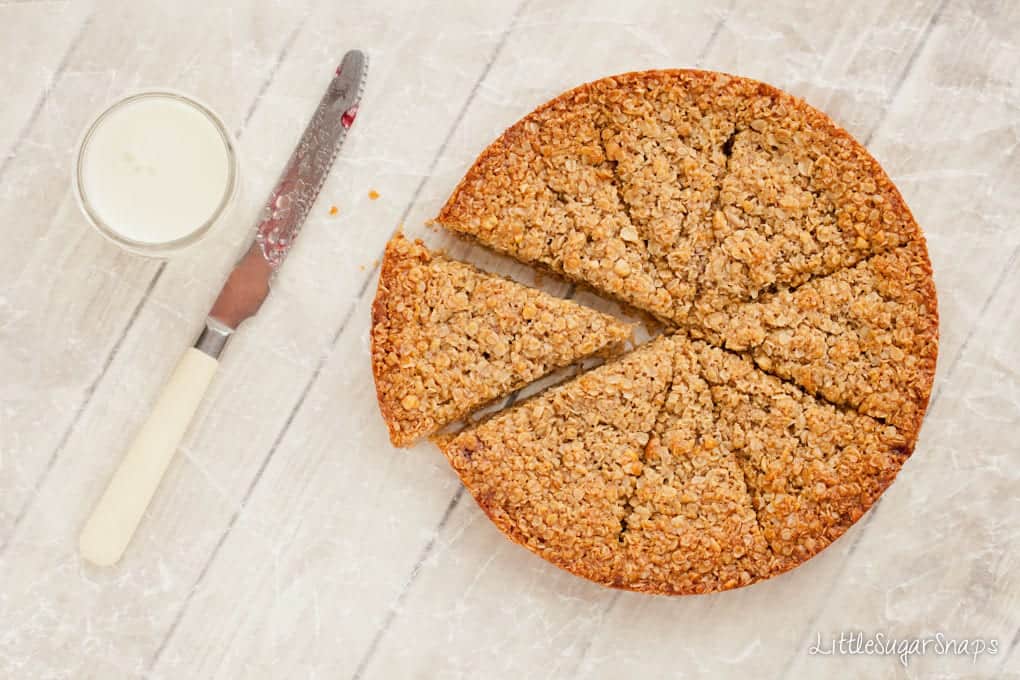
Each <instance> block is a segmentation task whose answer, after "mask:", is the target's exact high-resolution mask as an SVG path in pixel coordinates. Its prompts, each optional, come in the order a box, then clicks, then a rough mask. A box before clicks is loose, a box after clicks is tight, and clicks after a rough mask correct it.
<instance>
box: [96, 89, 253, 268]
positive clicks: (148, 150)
mask: <svg viewBox="0 0 1020 680" xmlns="http://www.w3.org/2000/svg"><path fill="white" fill-rule="evenodd" d="M211 116H212V114H210V113H208V112H207V111H206V110H204V109H203V108H200V106H199V105H197V104H195V103H193V102H191V101H190V100H187V99H185V98H182V97H178V96H176V95H170V94H163V93H150V94H144V95H139V96H135V97H129V98H128V99H125V100H124V101H122V102H120V103H119V104H116V105H114V106H113V107H111V108H110V109H109V110H107V112H106V113H104V114H103V115H102V116H101V117H100V118H99V120H98V121H97V122H96V124H95V125H94V126H93V128H92V129H91V131H90V132H89V133H88V134H87V136H86V138H85V140H84V142H83V146H82V149H81V153H80V157H79V163H78V189H79V192H80V194H81V198H82V203H83V206H84V207H85V210H86V213H88V214H89V216H90V218H91V219H92V220H93V222H95V223H97V224H96V226H98V227H99V228H100V229H101V230H102V231H104V232H107V235H109V236H112V237H114V239H115V240H120V239H123V240H124V241H127V242H128V245H132V244H138V245H141V246H143V249H144V246H161V245H167V244H175V242H176V243H181V242H187V241H188V239H189V238H191V237H197V235H198V234H199V233H200V232H202V231H204V230H205V229H207V228H208V227H209V226H210V223H211V222H212V221H214V219H215V218H216V217H217V216H218V215H219V213H220V211H221V210H222V208H223V207H224V206H225V205H226V204H227V203H228V202H229V200H230V198H231V196H232V193H233V187H234V184H235V177H234V174H235V168H234V156H233V151H232V148H231V145H230V141H229V138H228V137H227V134H226V132H225V131H224V130H223V129H222V126H221V124H220V123H219V122H218V121H217V120H216V119H215V118H213V117H211Z"/></svg>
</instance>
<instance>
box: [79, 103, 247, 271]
mask: <svg viewBox="0 0 1020 680" xmlns="http://www.w3.org/2000/svg"><path fill="white" fill-rule="evenodd" d="M149 98H155V99H172V100H175V101H179V102H181V103H183V104H186V105H188V106H190V107H192V108H193V109H195V110H196V111H198V112H199V113H201V114H202V115H203V116H205V118H206V119H207V120H208V121H209V122H210V123H212V125H213V127H214V128H216V131H217V132H218V133H219V135H220V139H221V140H222V142H223V148H224V149H225V150H226V152H227V165H228V169H227V173H228V174H227V185H226V188H225V189H224V191H223V196H222V197H221V198H220V202H219V203H218V204H217V206H216V209H215V210H213V212H212V215H210V216H209V218H208V219H207V220H206V221H205V222H203V223H202V224H201V225H200V226H199V227H198V228H197V229H195V230H194V231H191V232H189V233H188V234H186V235H184V236H181V237H180V238H176V239H174V240H172V241H160V242H152V241H138V240H135V239H132V238H128V237H127V236H124V235H123V234H122V233H120V232H119V231H117V230H116V229H114V228H113V227H111V226H110V225H109V224H107V223H106V222H105V221H104V220H103V219H102V218H101V217H100V216H99V214H98V212H97V211H96V209H95V207H94V206H93V204H92V202H91V201H90V200H89V194H88V191H87V190H86V188H85V182H84V179H83V176H82V170H83V167H84V164H85V161H86V156H87V154H88V148H89V142H90V141H91V139H92V136H93V134H95V132H96V130H98V129H99V127H100V126H101V125H102V124H103V123H104V122H105V121H106V120H107V118H108V117H109V115H110V114H111V113H113V112H114V111H117V110H118V109H120V108H122V107H124V106H126V105H129V104H132V103H134V102H137V101H139V100H142V99H149ZM73 184H74V189H75V197H76V198H77V199H78V206H79V208H81V211H82V212H83V213H84V214H85V217H86V218H87V219H88V221H89V222H90V223H91V224H92V226H93V227H95V229H96V230H97V231H98V232H99V233H100V234H102V235H103V236H104V237H106V238H107V239H108V240H110V241H112V242H113V243H116V244H117V245H119V246H121V247H123V248H125V249H127V250H129V251H131V252H134V253H136V254H139V255H149V256H160V255H166V254H170V253H174V252H177V251H180V250H183V249H184V248H187V247H188V246H191V245H193V244H195V243H197V242H198V241H200V240H202V239H203V238H204V237H205V236H206V235H208V233H209V232H210V231H212V228H213V226H215V225H216V223H217V222H219V221H220V219H221V218H222V217H223V216H224V215H225V214H226V213H227V210H228V209H229V208H230V205H231V204H232V202H233V199H234V197H235V196H236V194H237V186H238V159H237V151H236V145H235V142H234V138H233V135H231V134H230V131H229V130H227V127H226V125H225V124H224V123H223V119H222V118H220V117H219V115H217V114H216V112H215V111H213V110H212V109H211V108H210V107H209V106H207V105H205V104H203V103H202V102H200V101H198V100H197V99H195V98H194V97H192V96H190V95H186V94H183V93H181V92H177V91H176V90H173V89H170V88H154V89H145V90H138V91H135V92H131V93H128V94H126V95H124V96H122V97H120V98H119V99H117V100H116V101H114V102H113V103H112V104H110V105H108V106H106V107H105V108H104V109H103V110H102V111H101V112H100V113H99V114H98V115H97V116H96V117H95V118H94V119H93V121H92V122H91V123H89V125H88V127H87V128H85V131H84V132H83V133H82V136H81V139H80V141H79V142H78V148H77V153H76V157H75V163H74V182H73Z"/></svg>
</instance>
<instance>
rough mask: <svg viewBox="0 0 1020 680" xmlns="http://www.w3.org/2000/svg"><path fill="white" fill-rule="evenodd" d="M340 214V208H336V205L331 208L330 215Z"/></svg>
mask: <svg viewBox="0 0 1020 680" xmlns="http://www.w3.org/2000/svg"><path fill="white" fill-rule="evenodd" d="M338 212H340V208H338V207H336V206H335V205H331V206H329V214H330V215H336V214H337V213H338Z"/></svg>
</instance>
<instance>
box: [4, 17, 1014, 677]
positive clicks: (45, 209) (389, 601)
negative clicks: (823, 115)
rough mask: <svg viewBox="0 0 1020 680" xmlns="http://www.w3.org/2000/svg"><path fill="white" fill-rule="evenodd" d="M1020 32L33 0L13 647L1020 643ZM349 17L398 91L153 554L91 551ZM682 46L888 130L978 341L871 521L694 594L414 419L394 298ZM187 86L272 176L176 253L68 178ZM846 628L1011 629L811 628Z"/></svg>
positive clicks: (92, 655) (668, 649)
mask: <svg viewBox="0 0 1020 680" xmlns="http://www.w3.org/2000/svg"><path fill="white" fill-rule="evenodd" d="M1018 41H1020V3H1017V2H1013V1H1011V0H1000V1H998V2H995V1H992V0H986V1H979V0H973V1H969V2H968V1H966V0H904V1H902V2H901V1H898V0H866V1H857V2H833V3H831V4H822V3H808V2H798V1H796V0H784V1H782V2H774V1H772V2H767V3H764V2H759V1H758V0H735V1H734V2H724V1H720V2H695V1H689V2H676V1H665V0H664V1H662V2H650V1H635V2H621V1H620V0H562V1H560V2H543V1H542V0H524V1H523V2H522V1H521V0H501V1H499V2H487V3H481V2H473V3H471V2H457V1H456V0H448V1H446V2H442V3H435V4H429V5H426V3H423V2H415V1H413V0H372V1H371V2H355V1H354V0H348V1H346V2H325V1H320V0H294V1H285V0H235V1H233V2H231V3H229V4H224V3H217V2H213V1H210V0H201V1H199V0H177V1H175V2H172V3H171V2H163V3H156V2H132V1H130V0H124V1H121V2H115V1H113V0H109V1H107V0H97V1H92V0H65V1H60V0H57V1H52V2H47V1H39V2H34V1H31V0H29V1H19V0H13V1H12V0H0V93H2V102H3V103H2V105H0V222H2V225H3V226H2V227H0V229H2V231H0V233H2V239H3V240H2V242H0V243H2V245H0V678H4V679H7V678H11V679H17V680H20V679H22V678H75V679H77V678H102V679H108V678H136V677H151V678H188V679H190V678H365V679H369V678H403V677H418V678H520V677H527V676H534V677H545V678H623V677H647V678H660V677H661V678H665V677H671V678H694V677H708V678H725V677H741V678H743V677H756V678H757V677H761V678H814V677H849V678H948V677H969V678H1020V645H1018V640H1020V564H1018V553H1020V460H1018V456H1020V342H1018V338H1017V333H1018V330H1020V261H1018V257H1017V255H1018V253H1020V226H1018V225H1017V223H1016V220H1017V214H1018V213H1017V198H1018V195H1020V190H1018V186H1020V154H1018V143H1020V85H1018V83H1017V77H1018V73H1020V44H1018ZM350 47H361V48H364V49H366V50H368V51H369V52H370V54H371V57H372V60H373V61H372V71H371V74H370V78H369V85H368V92H367V97H366V100H365V103H364V105H363V107H362V115H361V116H360V118H359V120H358V123H357V125H356V126H355V128H354V133H353V134H352V135H351V137H350V138H349V140H348V143H347V145H346V147H345V149H344V151H343V155H342V157H341V159H340V160H339V162H338V163H337V167H336V168H335V171H334V172H333V174H332V176H331V178H330V180H329V182H328V184H327V185H326V188H325V190H324V193H323V196H322V198H321V200H320V202H319V204H317V206H316V208H315V210H314V211H313V214H312V216H311V218H310V220H309V224H308V225H307V227H306V229H305V231H304V233H303V236H302V237H301V239H300V240H299V242H298V244H297V246H296V248H295V250H294V252H293V254H292V256H291V258H290V260H289V261H288V262H287V264H286V266H285V267H284V269H283V271H282V275H281V277H280V279H279V281H278V283H277V285H276V288H275V291H274V293H273V295H272V296H271V298H270V299H269V301H268V302H267V304H266V306H265V307H264V308H263V312H262V313H261V314H260V316H259V317H258V318H257V319H256V320H254V321H253V322H252V323H251V324H250V325H249V326H248V327H246V328H245V329H244V330H243V332H242V333H240V334H239V335H238V336H237V337H236V338H235V339H234V341H233V343H232V345H231V347H230V348H229V351H228V353H227V354H226V356H225V360H224V362H223V364H222V367H221V371H220V373H219V375H218V377H217V378H216V380H215V382H214V384H213V386H212V389H211V391H210V393H209V395H208V397H207V399H206V401H205V403H204V405H203V408H202V409H201V413H200V414H199V416H198V418H197V419H196V421H195V423H194V425H193V427H192V429H191V432H190V434H189V435H188V437H187V438H186V440H185V442H184V444H183V445H182V447H181V449H180V451H179V452H178V456H177V457H176V459H175V461H174V463H173V464H172V467H171V468H170V471H169V473H168V475H167V478H166V480H165V483H164V485H163V487H162V489H161V490H160V492H159V494H158V495H157V497H156V499H155V502H154V503H153V505H152V507H151V509H150V511H149V513H148V515H147V516H146V518H145V520H144V521H143V524H142V526H141V529H140V531H139V534H138V537H137V539H136V541H135V542H134V544H133V545H132V546H131V548H130V549H129V551H128V553H127V555H126V557H125V559H124V561H123V562H122V564H121V565H120V566H119V567H117V568H113V569H99V568H93V567H91V566H88V565H85V564H83V563H82V561H81V560H80V559H79V557H78V555H77V554H76V550H75V545H76V536H77V533H78V531H79V529H80V527H81V525H82V523H83V521H84V519H85V517H86V515H87V513H88V511H89V509H90V508H91V506H92V504H93V503H94V502H95V500H96V499H97V497H98V495H99V493H100V492H101V490H102V488H103V486H104V485H105V483H106V481H107V479H108V477H109V475H110V473H111V472H112V470H113V469H114V467H115V465H116V464H117V462H118V460H119V458H120V456H121V454H122V452H123V451H124V449H125V447H126V445H127V444H128V442H129V440H130V438H131V436H132V433H133V431H134V430H135V429H136V428H137V426H138V425H139V424H140V422H141V420H142V419H143V418H144V416H145V414H146V412H147V409H148V408H149V406H150V404H151V402H152V400H153V399H154V397H155V395H156V393H157V391H158V389H159V387H160V385H161V384H162V382H163V381H164V379H165V378H166V376H167V374H168V373H169V371H170V369H171V368H172V366H173V364H174V363H175V362H176V360H177V358H178V355H179V353H180V352H181V351H182V350H183V348H184V347H186V346H187V345H189V344H190V343H191V341H192V340H193V338H194V336H195V335H196V333H197V331H198V330H199V328H200V324H201V323H202V319H203V316H204V314H205V311H206V309H207V308H208V305H209V303H210V302H211V300H212V298H213V297H214V296H215V293H216V291H217V290H218V287H219V284H220V282H221V280H222V279H223V277H224V275H225V273H226V272H227V270H228V269H229V267H230V266H231V264H232V262H233V259H234V256H235V255H236V253H237V252H238V249H239V248H240V247H242V245H243V243H244V241H245V239H246V238H247V237H248V229H249V226H250V224H251V222H252V220H253V218H254V216H255V214H256V212H257V209H258V206H259V204H260V202H261V200H262V199H263V197H264V196H266V195H267V194H268V192H269V189H270V187H271V186H272V183H273V182H274V180H275V178H276V175H277V173H278V172H279V170H280V169H281V168H282V165H283V163H284V161H285V160H286V158H287V156H288V155H289V153H290V150H291V147H292V145H293V142H294V141H295V140H296V138H297V136H298V135H299V134H300V130H301V129H302V127H303V125H304V122H305V120H306V119H307V117H308V116H309V115H310V112H311V110H312V108H313V107H314V105H315V103H316V102H317V101H318V97H319V94H320V92H321V90H322V88H323V87H324V86H325V84H326V82H327V81H328V79H329V77H330V75H331V73H332V69H333V67H334V66H335V64H336V63H337V61H338V59H339V57H340V56H341V55H342V53H343V52H344V51H345V50H346V49H348V48H350ZM679 66H687V67H690V66H700V67H704V68H711V69H720V70H726V71H731V72H735V73H740V74H743V75H748V76H753V77H756V78H760V79H764V80H767V81H769V82H772V83H774V84H776V85H779V86H780V87H783V88H786V89H788V90H790V91H792V92H794V93H796V94H798V95H801V96H803V97H805V98H806V99H807V100H808V101H809V102H811V103H813V104H814V105H816V106H818V107H820V108H822V109H824V110H825V111H827V112H829V113H830V114H831V115H833V116H834V117H835V118H836V119H837V120H838V121H840V122H841V123H842V124H843V125H844V126H846V127H847V128H848V129H849V130H850V131H851V132H853V133H854V134H855V135H856V136H857V137H858V138H859V139H861V140H862V141H864V142H865V143H866V144H867V146H868V147H869V148H870V149H871V150H872V152H873V153H874V154H875V155H876V156H877V157H878V158H879V159H880V160H881V161H882V162H883V164H884V165H885V167H886V168H887V169H888V171H889V172H890V174H891V175H892V176H893V178H894V179H895V181H896V182H897V184H898V185H899V186H900V188H901V189H902V191H903V193H904V195H905V196H906V198H907V201H908V203H909V204H910V206H911V207H912V208H913V210H914V212H915V214H916V216H917V218H918V220H919V222H920V223H921V225H922V226H923V228H924V229H925V232H926V233H927V235H928V239H929V247H930V249H931V255H932V260H933V261H934V266H935V272H936V281H937V284H938V290H939V295H940V303H941V305H940V307H941V314H942V345H941V354H940V357H939V371H938V380H937V385H936V390H935V393H934V396H933V399H932V405H931V409H930V411H929V415H928V419H927V421H926V423H925V426H924V430H923V434H922V437H921V441H920V443H919V445H918V447H917V451H916V453H915V454H914V457H913V459H912V460H911V461H910V462H909V464H908V465H907V466H906V467H905V468H904V470H903V472H902V474H901V475H900V478H899V479H898V480H897V482H896V483H895V484H894V486H893V487H892V488H891V489H890V491H889V492H888V493H887V494H886V495H885V497H884V498H883V499H882V501H881V502H880V503H879V504H878V506H877V507H876V508H875V509H874V510H873V511H872V512H870V513H869V514H868V515H867V516H866V517H865V518H864V520H862V521H861V522H860V523H859V524H858V525H857V526H855V527H854V528H853V529H852V530H851V531H849V532H848V533H847V535H846V536H845V537H844V538H843V539H841V540H840V541H839V542H838V543H836V544H835V545H834V546H833V547H832V548H830V549H829V550H827V551H825V553H824V554H822V555H821V556H819V557H818V558H816V559H814V560H812V561H811V562H809V563H808V564H806V565H805V566H803V567H801V568H799V569H797V570H795V571H793V572H791V573H789V574H786V575H784V576H782V577H780V578H777V579H774V580H773V581H771V582H766V583H762V584H759V585H756V586H754V587H751V588H748V589H743V590H739V591H734V592H730V593H724V594H721V595H713V596H701V597H688V598H679V599H668V598H660V597H651V596H641V595H636V594H632V593H619V592H614V591H610V590H605V589H602V588H600V587H598V586H595V585H593V584H590V583H587V582H585V581H582V580H579V579H577V578H574V577H572V576H570V575H568V574H566V573H563V572H560V571H558V570H556V569H555V568H553V567H551V566H549V565H547V564H545V563H544V562H543V561H541V560H539V559H538V558H536V557H533V556H532V555H531V554H530V553H528V552H526V551H525V550H523V549H521V548H518V547H515V546H513V545H511V544H510V543H509V542H507V541H506V540H504V539H503V537H502V536H501V535H500V534H499V533H498V532H497V531H496V529H494V528H493V527H492V526H491V525H490V524H489V523H488V522H487V521H486V520H485V518H484V516H483V515H482V513H481V512H480V511H479V510H478V509H477V508H476V506H475V504H474V503H473V502H472V500H471V499H470V497H469V496H467V495H466V494H464V493H463V492H462V490H461V487H460V485H459V483H458V482H457V479H456V477H455V476H454V474H453V473H452V472H451V470H450V469H449V468H448V467H447V465H446V463H445V461H444V460H443V459H442V457H441V456H440V455H439V453H438V452H437V451H436V450H435V449H433V448H431V447H430V446H429V445H427V444H423V445H420V446H419V447H417V448H415V449H412V450H410V451H397V450H394V449H392V448H391V447H390V446H389V444H388V442H387V439H386V435H385V430H384V427H383V425H382V422H381V421H380V418H379V416H378V414H377V412H376V407H375V403H374V392H373V389H372V383H371V376H370V372H369V348H368V337H367V329H368V324H369V315H368V308H369V304H370V301H371V295H372V293H373V291H374V288H375V270H374V260H375V259H376V258H377V257H378V256H379V254H380V252H381V249H382V246H383V244H384V243H385V241H386V240H387V239H388V238H389V236H390V234H391V233H392V232H393V231H394V229H396V228H397V226H398V225H399V224H401V223H403V224H405V225H406V227H407V230H408V231H409V232H412V233H422V232H424V229H423V227H422V223H423V221H424V220H425V219H427V218H429V217H431V216H433V215H434V214H435V212H436V211H437V209H438V207H439V206H440V205H441V203H442V201H443V200H444V198H445V197H446V196H447V194H448V193H449V192H450V190H451V189H452V187H453V186H454V184H455V183H456V181H457V179H458V177H459V176H460V175H461V174H462V173H463V172H464V170H465V168H466V167H467V165H468V164H469V163H470V161H471V160H472V159H473V157H474V155H475V154H476V153H477V152H478V151H479V150H480V149H481V148H482V147H483V146H484V145H485V144H486V143H487V142H488V141H489V140H491V139H492V138H493V137H494V136H495V135H496V134H497V133H498V132H500V131H501V130H502V129H503V128H504V127H506V126H507V125H509V124H510V123H512V122H513V121H514V120H516V119H517V118H518V117H519V116H521V115H522V114H524V113H526V112H527V111H529V110H530V109H532V108H533V107H534V106H535V105H537V104H538V103H540V102H542V101H544V100H545V99H547V98H548V97H550V96H552V95H554V94H556V93H558V92H560V91H561V90H563V89H565V88H567V87H570V86H573V85H575V84H578V83H580V82H583V81H585V80H589V79H593V78H596V77H599V76H603V75H608V74H611V73H616V72H622V71H627V70H632V69H639V68H647V67H679ZM158 85H166V86H172V87H174V88H178V89H181V90H184V91H187V92H191V93H194V94H195V95H197V96H198V97H200V98H202V99H204V100H206V101H207V102H209V103H210V104H212V106H213V107H214V108H216V109H217V110H219V112H220V113H221V114H222V115H223V116H224V118H225V119H226V120H227V121H228V123H229V125H230V126H231V127H232V128H233V130H234V131H235V132H236V134H237V136H238V138H239V147H240V154H241V157H242V164H243V174H244V181H245V191H244V195H243V199H242V202H241V207H240V210H239V216H238V219H237V220H236V221H235V223H233V224H231V225H229V226H228V227H227V229H225V230H224V231H223V232H222V233H221V234H219V235H218V236H217V237H216V238H214V239H213V240H212V241H211V242H208V243H206V244H205V245H204V246H203V247H202V248H200V249H199V250H197V251H195V252H192V253H189V254H187V255H186V256H184V257H180V258H177V259H174V260H173V261H170V262H166V263H162V262H158V261H153V260H146V259H141V258H138V257H134V256H130V255H127V254H124V253H122V252H120V251H118V250H117V249H116V248H115V247H114V246H112V245H110V244H109V243H107V242H105V241H104V240H103V239H101V238H100V237H99V236H97V235H96V234H95V233H93V232H92V231H91V230H90V229H89V228H88V227H87V225H86V223H85V221H84V220H83V218H82V217H81V216H80V215H79V213H78V211H77V209H76V207H75V204H74V200H73V197H72V194H71V191H70V187H69V175H70V161H71V154H72V150H73V147H74V144H75V141H76V139H77V137H78V135H79V133H80V131H81V130H82V128H83V126H84V125H85V124H86V123H87V122H88V121H89V119H90V117H91V116H92V115H93V114H94V113H95V112H96V111H97V110H98V109H99V108H100V107H101V106H102V105H103V104H104V103H107V102H108V101H110V100H111V99H113V98H114V97H116V96H117V95H119V94H120V93H122V92H123V91H126V90H129V89H133V88H139V87H145V86H158ZM371 189H376V190H378V191H379V193H380V194H381V197H380V198H379V199H378V200H376V201H371V200H369V199H368V192H369V190H371ZM331 204H336V205H337V206H338V207H339V209H340V213H339V215H338V216H336V217H330V216H329V215H328V214H327V212H328V207H329V206H330V205H331ZM430 238H431V240H432V242H433V243H442V244H446V245H450V244H452V241H450V239H449V237H445V236H439V235H431V236H430ZM455 252H457V253H458V254H460V255H463V256H465V257H468V258H471V259H473V260H474V261H476V262H479V263H482V264H483V265H485V264H488V265H489V266H492V267H496V268H499V269H501V270H503V271H508V272H511V273H513V274H514V275H517V276H521V277H524V278H525V279H526V280H527V279H528V276H529V275H528V273H527V272H526V271H524V270H523V269H522V268H520V267H513V266H511V265H507V263H505V262H503V261H500V260H497V259H496V258H494V257H492V256H489V255H486V254H484V253H481V252H479V251H477V250H470V249H468V248H466V247H465V246H462V245H458V246H456V247H455ZM543 285H544V286H545V287H546V288H548V289H550V290H554V291H557V292H560V293H565V292H567V287H566V286H564V285H562V284H557V283H556V282H552V281H546V282H545V283H544V284H543ZM844 630H860V631H864V632H867V633H877V632H882V633H884V634H885V635H887V636H895V637H923V636H931V635H935V634H936V633H938V632H941V633H943V634H944V635H946V636H948V637H953V638H970V639H973V638H984V639H986V640H991V639H995V640H997V642H998V653H997V654H995V655H991V654H988V653H986V654H984V655H983V656H981V657H979V658H977V659H976V660H973V659H953V658H940V657H936V656H933V655H931V654H929V655H928V656H924V657H916V658H913V659H912V660H911V661H910V662H909V664H908V665H907V666H906V667H904V666H903V665H901V664H900V662H899V661H898V660H897V659H895V658H892V657H862V656H843V657H834V656H812V655H810V654H809V653H808V650H809V648H810V646H811V645H812V644H813V643H814V642H815V636H816V634H821V635H823V636H826V637H828V636H830V635H833V634H838V633H839V631H844Z"/></svg>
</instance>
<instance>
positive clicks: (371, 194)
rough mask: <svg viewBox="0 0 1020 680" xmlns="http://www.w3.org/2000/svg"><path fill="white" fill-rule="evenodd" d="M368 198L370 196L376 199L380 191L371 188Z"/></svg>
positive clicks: (370, 198)
mask: <svg viewBox="0 0 1020 680" xmlns="http://www.w3.org/2000/svg"><path fill="white" fill-rule="evenodd" d="M368 198H369V200H372V201H374V200H375V199H377V198H379V192H378V191H376V190H375V189H371V190H370V191H369V192H368Z"/></svg>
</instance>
